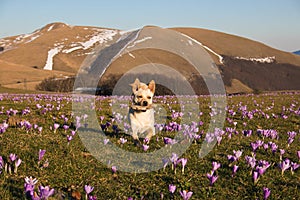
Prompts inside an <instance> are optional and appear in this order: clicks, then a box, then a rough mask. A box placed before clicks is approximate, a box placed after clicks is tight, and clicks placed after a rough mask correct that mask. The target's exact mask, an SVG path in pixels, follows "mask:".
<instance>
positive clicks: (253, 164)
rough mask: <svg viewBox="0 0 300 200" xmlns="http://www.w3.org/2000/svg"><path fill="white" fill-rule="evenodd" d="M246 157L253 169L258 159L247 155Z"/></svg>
mask: <svg viewBox="0 0 300 200" xmlns="http://www.w3.org/2000/svg"><path fill="white" fill-rule="evenodd" d="M245 159H246V161H247V163H248V165H249V166H250V167H251V168H252V169H254V167H255V165H256V159H255V157H251V156H246V157H245Z"/></svg>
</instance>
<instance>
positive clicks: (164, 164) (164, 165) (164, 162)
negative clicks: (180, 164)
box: [162, 158, 169, 171]
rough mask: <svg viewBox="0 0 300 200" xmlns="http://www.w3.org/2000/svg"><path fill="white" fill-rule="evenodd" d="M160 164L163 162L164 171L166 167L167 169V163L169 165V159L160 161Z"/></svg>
mask: <svg viewBox="0 0 300 200" xmlns="http://www.w3.org/2000/svg"><path fill="white" fill-rule="evenodd" d="M162 162H163V167H164V171H165V169H166V167H167V165H168V163H169V159H167V158H163V159H162Z"/></svg>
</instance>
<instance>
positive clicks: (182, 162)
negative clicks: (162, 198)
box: [180, 158, 187, 174]
mask: <svg viewBox="0 0 300 200" xmlns="http://www.w3.org/2000/svg"><path fill="white" fill-rule="evenodd" d="M180 160H181V164H182V170H181V171H182V173H183V174H184V167H185V165H186V163H187V158H181V159H180Z"/></svg>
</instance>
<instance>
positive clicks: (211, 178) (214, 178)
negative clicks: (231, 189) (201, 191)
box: [206, 173, 218, 186]
mask: <svg viewBox="0 0 300 200" xmlns="http://www.w3.org/2000/svg"><path fill="white" fill-rule="evenodd" d="M206 176H207V178H208V180H209V182H210V183H209V184H210V186H212V185H213V184H214V183H215V182H216V181H217V179H218V176H216V175H214V174H213V173H207V174H206Z"/></svg>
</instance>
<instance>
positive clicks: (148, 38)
mask: <svg viewBox="0 0 300 200" xmlns="http://www.w3.org/2000/svg"><path fill="white" fill-rule="evenodd" d="M151 39H152V37H150V36H149V37H144V38H142V39H140V40H136V41H134V42H133V44H132V45H130V46H128V47H127V48H128V49H129V48H132V47H134V46H135V45H136V44H138V43H141V42H145V41H146V40H151Z"/></svg>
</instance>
